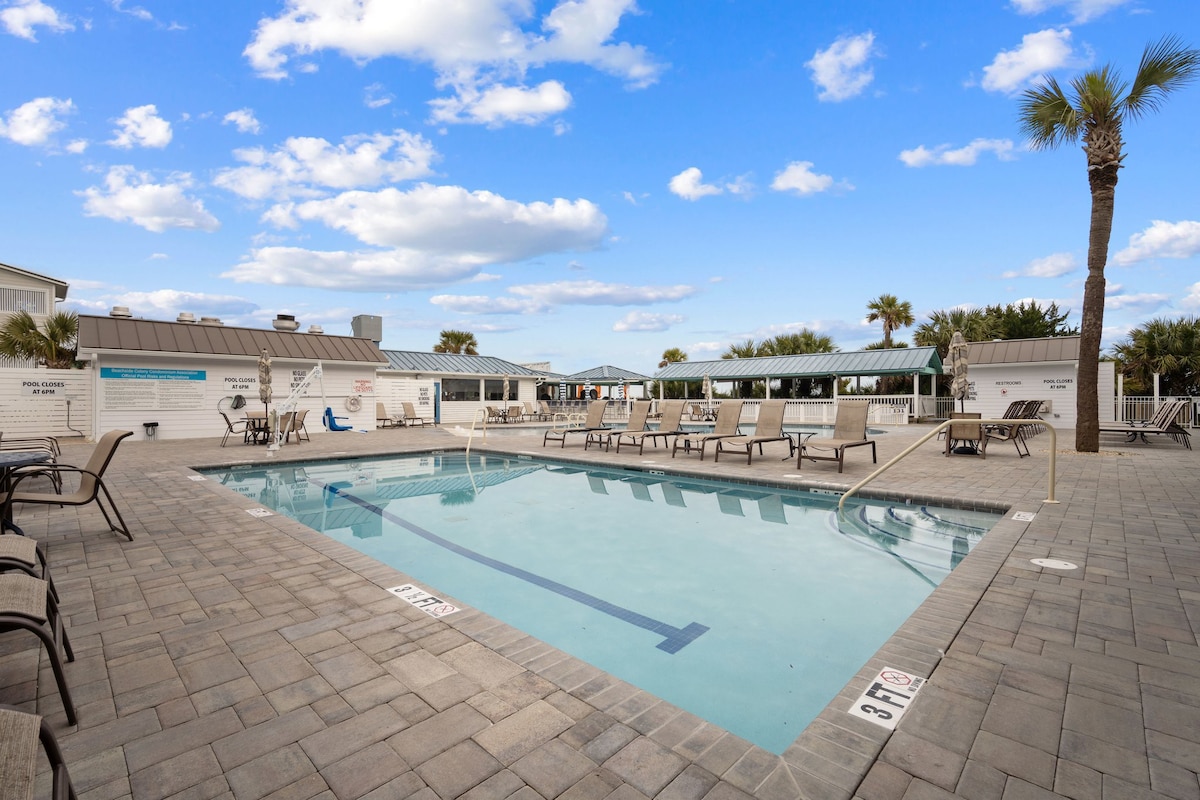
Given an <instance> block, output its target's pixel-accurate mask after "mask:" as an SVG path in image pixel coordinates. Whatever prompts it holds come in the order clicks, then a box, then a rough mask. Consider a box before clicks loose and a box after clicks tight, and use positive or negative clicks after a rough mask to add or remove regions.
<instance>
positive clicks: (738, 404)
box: [671, 400, 742, 461]
mask: <svg viewBox="0 0 1200 800" xmlns="http://www.w3.org/2000/svg"><path fill="white" fill-rule="evenodd" d="M741 421H742V401H741V400H722V401H721V405H720V407H719V408H718V409H717V421H716V422H715V423H714V424H713V429H712V431H711V432H709V431H705V432H701V433H684V434H680V435H679V436H676V437H675V441H674V442H672V443H671V458H674V457H675V455H676V454H677V453H678V452H679V446H680V444H682V445H683V452H685V453H690V452H692V450H694V449H697V448H696V445H699V448H698V449H699V452H700V460H701V461H703V460H704V448H705V446H706V445H707V444H708V443H709V442H716V441H719V440H721V439H730V438H732V437H734V436H741V435H742V434H741V431H740V430H739V429H738V426H739V425H740V424H741Z"/></svg>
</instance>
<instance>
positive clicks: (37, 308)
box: [0, 289, 46, 316]
mask: <svg viewBox="0 0 1200 800" xmlns="http://www.w3.org/2000/svg"><path fill="white" fill-rule="evenodd" d="M5 311H8V312H14V311H28V312H29V313H30V314H34V315H41V316H45V314H46V293H45V292H39V291H37V290H36V289H0V312H5Z"/></svg>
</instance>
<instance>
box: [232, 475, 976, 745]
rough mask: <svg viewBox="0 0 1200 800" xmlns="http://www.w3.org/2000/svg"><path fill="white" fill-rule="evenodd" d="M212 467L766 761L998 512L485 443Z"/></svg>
mask: <svg viewBox="0 0 1200 800" xmlns="http://www.w3.org/2000/svg"><path fill="white" fill-rule="evenodd" d="M209 474H210V475H211V476H212V477H213V478H215V479H219V480H221V482H222V483H224V484H225V485H226V486H228V487H229V488H231V489H233V490H234V491H237V492H239V493H242V494H244V495H246V496H248V497H251V498H253V499H255V500H256V501H257V502H260V503H262V504H263V505H265V506H268V507H271V508H273V509H275V510H276V511H278V512H279V513H282V514H286V515H288V516H291V517H294V518H295V519H297V520H299V521H300V522H302V523H304V524H305V525H308V526H310V527H312V528H314V529H316V530H319V531H323V532H324V533H325V534H326V535H327V536H330V537H331V538H334V539H336V540H338V541H341V542H345V543H346V544H348V545H350V546H352V547H354V548H356V549H358V550H360V551H362V552H363V553H366V554H368V555H371V556H373V557H374V558H376V559H378V560H380V561H383V562H385V563H387V564H389V565H391V566H393V567H395V568H397V569H399V570H401V571H403V572H404V573H406V574H407V575H409V576H411V577H412V578H413V580H414V582H416V583H418V584H420V585H421V586H422V587H423V588H425V589H428V590H429V591H431V592H434V593H439V594H445V595H449V596H451V597H453V598H456V599H457V600H459V601H462V602H464V603H467V604H469V605H471V606H474V607H475V608H478V609H480V610H482V611H484V612H486V613H488V614H490V615H491V616H493V617H496V618H497V619H500V620H503V621H504V622H507V623H508V624H510V625H513V626H515V627H517V628H519V629H521V630H523V631H526V632H528V633H530V634H532V635H534V636H536V637H537V638H539V639H541V640H543V641H545V642H547V643H549V644H551V645H553V646H555V647H557V648H559V649H561V650H564V651H566V652H568V653H571V654H572V655H575V656H577V657H579V658H581V659H583V660H585V661H587V662H589V663H591V664H594V665H595V666H597V667H600V668H601V669H603V670H605V671H607V672H610V673H612V674H614V675H616V676H618V677H620V678H622V679H624V680H626V681H628V682H630V683H632V684H634V685H636V686H639V687H641V688H642V689H645V690H646V691H648V692H651V693H653V694H655V695H658V696H659V697H662V698H664V699H665V700H668V701H669V702H671V703H674V704H675V705H677V706H680V707H681V708H684V709H687V710H688V711H691V712H692V713H694V714H696V715H698V716H700V717H702V718H704V719H707V720H709V721H710V722H713V723H715V724H717V725H720V726H722V727H724V728H726V729H728V730H730V731H732V732H734V733H736V734H738V735H740V736H742V737H744V738H746V739H748V740H750V741H752V742H754V743H755V744H758V745H760V746H761V747H764V748H766V749H768V750H771V751H773V752H776V753H782V752H783V750H784V749H786V748H787V747H788V745H790V744H791V742H792V741H793V740H794V739H795V738H796V737H797V736H798V735H799V734H800V732H801V731H802V730H803V729H804V727H805V726H807V725H808V723H809V722H811V721H812V719H813V718H814V717H815V716H816V715H817V714H818V713H819V712H820V711H821V709H823V708H824V707H825V705H826V704H827V703H828V702H829V700H830V699H832V698H833V697H834V696H835V695H836V694H837V692H838V691H839V690H840V689H841V687H842V686H844V685H845V683H846V682H847V681H848V680H849V679H850V678H852V677H853V675H854V674H855V672H857V670H858V669H859V667H861V666H862V664H863V663H864V662H865V661H866V660H867V659H868V658H870V657H871V655H873V654H874V653H875V651H876V650H877V649H878V648H879V647H880V646H881V645H882V644H883V642H884V641H885V640H886V639H887V638H888V637H889V636H890V635H891V634H892V633H893V632H894V631H895V630H896V628H897V627H899V625H900V624H901V623H902V622H903V621H904V619H906V618H907V617H908V616H909V615H910V614H911V613H912V612H913V610H914V609H915V608H916V607H917V605H919V604H920V603H921V601H922V600H924V599H925V597H926V596H927V595H928V594H929V593H930V592H931V591H932V590H933V588H934V586H936V584H937V583H938V582H940V581H941V579H942V578H943V577H945V575H946V574H948V573H949V570H950V569H951V568H952V567H953V566H954V565H955V564H957V563H958V561H960V560H961V559H962V558H963V557H964V556H965V555H966V554H967V552H968V551H969V550H970V548H971V547H972V546H973V545H974V543H975V542H977V541H978V540H979V538H980V537H981V536H982V535H983V533H984V532H985V531H986V530H987V529H988V528H990V527H991V525H992V524H994V522H995V521H996V520H997V519H998V517H997V516H994V515H988V514H982V513H979V512H964V511H952V510H947V509H932V508H918V507H910V506H899V507H888V506H886V505H882V504H872V503H859V504H856V505H855V506H854V508H853V509H852V510H851V513H850V514H848V515H846V516H844V517H842V518H839V517H838V515H837V514H836V513H835V509H836V498H831V497H825V496H820V495H814V494H810V493H807V492H789V491H781V490H777V489H773V488H765V487H755V486H750V485H742V484H722V483H719V482H713V481H699V480H691V479H682V478H676V477H667V476H665V475H659V474H653V473H648V472H635V471H626V470H619V469H607V468H600V467H595V468H593V467H586V468H585V467H583V466H581V465H570V464H564V463H558V462H553V461H542V460H533V459H529V458H525V457H519V458H517V457H510V456H496V455H480V454H474V455H472V456H471V457H470V460H469V461H468V460H467V458H466V456H464V455H463V454H462V453H453V454H445V455H442V454H425V455H419V456H402V457H394V458H381V459H369V460H367V459H362V460H353V461H336V462H325V463H306V464H302V465H287V466H282V465H280V466H272V467H266V468H263V467H255V468H249V467H246V468H236V469H232V470H223V471H210V472H209ZM397 602H399V601H397Z"/></svg>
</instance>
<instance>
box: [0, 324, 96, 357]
mask: <svg viewBox="0 0 1200 800" xmlns="http://www.w3.org/2000/svg"><path fill="white" fill-rule="evenodd" d="M78 338H79V317H78V315H76V314H75V312H74V311H58V312H55V313H54V314H51V315H50V316H49V317H47V318H46V324H45V326H44V327H43V328H38V324H37V321H36V320H34V318H33V317H32V316H31V315H30V313H29V312H28V311H17V312H16V313H14V314H13V315H12V316H10V317H9V318H8V319H6V320H4V322H3V324H0V356H3V357H5V358H8V359H11V360H13V361H36V362H37V363H38V364H40V365H44V366H46V367H48V368H50V369H70V368H71V367H73V366H75V350H76V346H77V344H78Z"/></svg>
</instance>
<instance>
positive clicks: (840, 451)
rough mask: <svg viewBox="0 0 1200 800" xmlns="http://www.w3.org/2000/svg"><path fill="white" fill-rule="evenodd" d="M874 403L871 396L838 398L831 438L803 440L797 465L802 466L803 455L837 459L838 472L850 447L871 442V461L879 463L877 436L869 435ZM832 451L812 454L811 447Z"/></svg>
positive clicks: (822, 459) (820, 451) (810, 457)
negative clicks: (876, 450) (856, 398)
mask: <svg viewBox="0 0 1200 800" xmlns="http://www.w3.org/2000/svg"><path fill="white" fill-rule="evenodd" d="M870 409H871V404H870V401H868V400H839V401H838V404H837V413H836V415H835V416H834V418H833V436H832V437H831V438H829V439H819V438H812V439H809V440H807V441H805V442H801V444H800V456H799V457H798V458H797V459H796V469H803V467H804V459H806V458H807V459H808V460H809V461H836V462H837V465H838V472H841V471H842V469H843V468H844V467H845V463H846V451H847V450H849V449H850V448H851V447H862V446H863V445H868V444H869V445H871V463H872V464H877V463H879V462H878V459H877V458H876V453H875V440H874V439H868V438H867V414H868V413H869V412H870ZM813 450H815V451H817V452H819V453H830V455H813V454H812V452H811V451H813Z"/></svg>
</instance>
